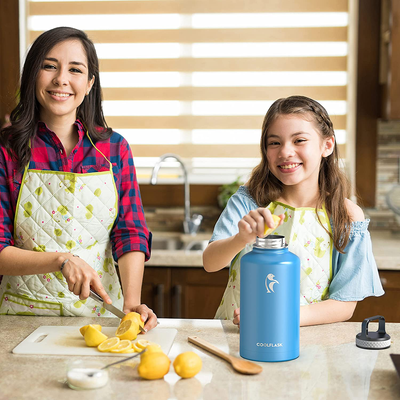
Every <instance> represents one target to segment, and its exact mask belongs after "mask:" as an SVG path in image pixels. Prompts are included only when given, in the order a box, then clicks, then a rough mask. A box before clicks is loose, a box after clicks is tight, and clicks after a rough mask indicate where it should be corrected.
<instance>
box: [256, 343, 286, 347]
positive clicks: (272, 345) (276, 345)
mask: <svg viewBox="0 0 400 400" xmlns="http://www.w3.org/2000/svg"><path fill="white" fill-rule="evenodd" d="M256 346H257V347H283V343H257V344H256Z"/></svg>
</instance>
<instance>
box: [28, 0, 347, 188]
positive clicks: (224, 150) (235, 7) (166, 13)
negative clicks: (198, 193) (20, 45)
mask: <svg viewBox="0 0 400 400" xmlns="http://www.w3.org/2000/svg"><path fill="white" fill-rule="evenodd" d="M24 4H25V7H26V30H25V32H24V33H25V34H26V44H27V46H29V45H30V43H32V41H33V40H34V39H35V38H36V37H37V36H38V35H39V34H40V33H42V32H43V31H44V30H47V29H50V28H53V27H56V26H73V27H76V28H78V29H82V30H84V31H86V32H87V34H88V35H89V37H90V38H91V39H92V40H93V41H94V43H95V45H96V49H97V52H98V56H99V59H100V71H101V74H100V79H101V84H102V87H103V96H104V102H103V107H104V113H105V117H106V120H107V123H108V125H109V126H111V127H112V128H113V129H114V130H115V131H117V132H119V133H121V134H122V135H123V136H124V137H125V138H126V139H127V140H128V141H129V143H130V144H131V147H132V151H133V155H134V158H135V164H136V168H137V174H138V179H139V182H140V183H149V179H150V174H151V169H152V167H153V165H154V164H155V162H156V161H157V159H158V157H159V156H161V155H162V154H164V153H175V154H177V155H179V156H180V157H181V158H182V159H183V160H184V162H185V164H186V166H187V167H188V170H189V180H190V182H191V183H216V184H221V183H229V182H232V181H233V180H235V179H236V178H238V177H239V178H240V179H241V180H242V181H245V180H246V179H247V176H248V174H249V173H250V171H251V169H252V168H253V167H254V166H255V165H256V164H257V163H258V162H259V160H260V152H259V141H260V136H261V126H262V121H263V118H264V115H265V113H266V111H267V109H268V107H269V106H270V105H271V104H272V102H273V101H274V100H276V99H277V98H280V97H286V96H290V95H294V94H300V95H305V96H309V97H312V98H314V99H316V100H318V101H320V102H321V103H322V104H323V105H324V106H325V107H326V109H327V111H328V112H329V114H330V115H331V118H332V120H333V123H334V127H335V130H336V137H337V141H338V143H339V148H340V152H341V155H342V156H344V155H345V154H346V142H347V141H348V138H349V135H351V134H353V133H352V132H351V130H349V128H348V126H347V125H348V124H347V113H348V101H347V99H348V36H349V34H348V32H349V20H350V19H349V6H348V1H347V0H326V1H323V2H321V1H320V0H286V1H284V2H283V1H272V0H271V1H264V0H252V1H248V0H165V1H157V0H148V1H128V0H126V1H107V0H104V1H82V0H74V1H72V0H71V1H55V0H47V1H43V0H42V1H34V0H24ZM168 166H169V168H167V164H165V167H163V168H162V169H161V170H160V181H161V179H162V178H164V179H163V180H162V182H163V183H168V182H171V183H175V182H176V180H177V179H178V180H179V179H180V177H181V172H180V170H179V166H178V165H177V164H176V163H174V162H171V163H168ZM162 175H163V177H162Z"/></svg>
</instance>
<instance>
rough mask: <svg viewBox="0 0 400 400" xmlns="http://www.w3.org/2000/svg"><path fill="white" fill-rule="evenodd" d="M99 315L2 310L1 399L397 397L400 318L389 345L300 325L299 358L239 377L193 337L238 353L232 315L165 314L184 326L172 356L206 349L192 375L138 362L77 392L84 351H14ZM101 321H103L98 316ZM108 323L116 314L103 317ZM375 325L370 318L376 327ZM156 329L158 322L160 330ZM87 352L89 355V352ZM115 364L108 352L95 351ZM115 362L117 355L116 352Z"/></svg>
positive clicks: (352, 331) (355, 326)
mask: <svg viewBox="0 0 400 400" xmlns="http://www.w3.org/2000/svg"><path fill="white" fill-rule="evenodd" d="M95 321H99V320H98V319H94V318H79V317H75V318H68V317H28V316H27V317H25V316H0V338H1V344H2V345H1V346H0V359H1V363H0V399H7V400H8V399H10V400H11V399H18V400H21V399H40V400H47V399H49V400H50V399H51V400H54V399H57V400H64V399H65V400H74V399H79V400H89V399H90V400H92V399H96V400H103V399H104V400H110V399H113V400H114V399H117V400H118V399H123V400H126V399H143V400H153V399H155V400H167V399H178V400H191V399H193V400H194V399H203V398H204V399H207V400H214V399H216V400H225V399H226V400H228V399H229V400H231V399H251V400H257V399H266V398H271V399H296V400H297V399H331V398H332V399H334V398H338V399H369V400H374V399H379V400H381V399H398V398H400V379H399V377H398V375H397V373H396V370H395V368H394V365H393V363H392V361H391V359H390V356H389V355H390V353H397V354H398V353H400V324H392V323H388V324H386V330H387V332H388V333H389V334H390V335H391V337H392V345H391V347H390V348H389V349H385V350H376V351H375V350H363V349H360V348H358V347H356V346H355V344H354V341H355V336H356V334H357V333H359V331H360V329H361V324H360V323H350V322H343V323H336V324H329V325H321V326H311V327H302V328H300V357H299V358H298V359H296V360H292V361H289V362H283V363H259V364H260V365H262V367H263V372H262V373H261V374H259V375H241V374H239V373H236V372H234V371H233V369H232V368H231V366H230V365H229V364H228V363H227V362H225V361H223V360H221V359H220V358H218V357H215V356H213V355H212V354H210V353H208V352H206V351H203V350H201V349H200V348H198V347H197V346H195V345H192V344H190V343H188V341H187V338H188V336H191V335H196V336H198V337H201V338H203V339H205V340H207V341H209V342H210V343H212V344H214V345H216V346H218V347H219V348H221V349H222V350H224V351H226V352H229V353H230V354H231V355H234V356H238V351H239V333H238V329H237V327H235V326H234V325H233V324H232V322H230V321H216V320H182V319H160V326H161V327H163V328H175V329H177V330H178V333H177V336H176V338H175V342H174V344H173V346H172V348H171V351H170V353H169V357H170V359H171V361H173V360H174V358H175V357H176V356H177V355H178V354H179V353H181V352H183V351H188V350H192V351H195V352H196V353H198V354H199V355H200V357H201V358H202V361H203V368H202V370H201V371H200V373H199V374H198V375H196V377H194V378H192V379H180V378H179V377H178V376H177V375H176V374H175V372H174V370H173V367H172V366H171V369H170V372H169V373H168V374H167V375H166V376H165V377H164V379H161V380H156V381H146V380H142V379H141V378H140V377H139V376H138V373H137V368H136V365H137V362H132V361H128V362H127V363H126V364H120V365H119V366H114V367H111V368H110V369H109V375H110V381H109V383H108V384H107V386H105V387H104V388H101V389H96V390H86V391H74V390H72V389H70V388H69V387H68V386H67V385H66V384H65V372H66V371H65V368H66V364H67V362H69V361H71V360H73V359H79V358H82V357H85V356H56V355H54V356H44V355H16V354H12V353H11V351H12V349H13V348H14V347H15V346H17V345H18V344H19V343H20V342H21V341H22V340H23V339H25V338H26V337H27V336H28V335H29V334H30V333H31V332H33V331H34V330H35V329H36V328H37V327H39V326H46V325H58V326H67V325H68V326H83V325H85V324H88V323H95ZM97 323H98V322H97ZM101 324H102V325H103V326H117V325H118V320H117V319H114V318H104V319H102V320H101ZM373 325H377V324H373V323H371V324H370V330H371V331H372V330H376V329H377V327H375V326H373ZM156 329H157V328H156ZM86 357H88V356H86ZM90 358H95V359H100V360H102V361H105V362H110V359H111V358H106V357H105V356H98V357H90ZM112 360H113V361H114V360H116V358H112Z"/></svg>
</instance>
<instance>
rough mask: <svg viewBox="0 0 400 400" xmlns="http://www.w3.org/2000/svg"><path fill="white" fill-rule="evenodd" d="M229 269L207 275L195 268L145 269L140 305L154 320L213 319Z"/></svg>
mask: <svg viewBox="0 0 400 400" xmlns="http://www.w3.org/2000/svg"><path fill="white" fill-rule="evenodd" d="M228 276H229V269H228V268H224V269H223V270H221V271H218V272H213V273H209V272H206V271H205V270H204V269H203V268H196V267H146V268H145V271H144V277H143V285H142V302H143V303H145V304H147V305H148V306H149V307H150V308H152V309H153V310H154V312H155V313H156V314H157V316H158V317H164V318H166V317H171V318H201V319H207V318H214V315H215V312H216V311H217V308H218V306H219V303H220V302H221V299H222V295H223V294H224V291H225V287H226V284H227V282H228Z"/></svg>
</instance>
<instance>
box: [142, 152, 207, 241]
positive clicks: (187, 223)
mask: <svg viewBox="0 0 400 400" xmlns="http://www.w3.org/2000/svg"><path fill="white" fill-rule="evenodd" d="M167 158H174V159H175V160H176V161H178V163H179V164H180V166H181V167H182V170H183V179H184V188H185V219H184V221H183V231H184V232H185V233H189V234H191V235H195V234H196V233H197V231H198V230H199V227H200V224H201V221H202V220H203V216H202V215H200V214H193V216H192V217H190V190H189V180H188V173H187V169H186V166H185V164H184V163H183V161H182V160H181V159H180V157H179V156H177V155H176V154H172V153H166V154H163V155H162V156H161V157H160V158H159V159H158V161H157V162H156V164H155V165H154V168H153V172H152V174H151V179H150V184H151V185H155V184H156V183H157V175H158V171H159V169H160V167H161V163H162V162H163V161H165V159H167Z"/></svg>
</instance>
